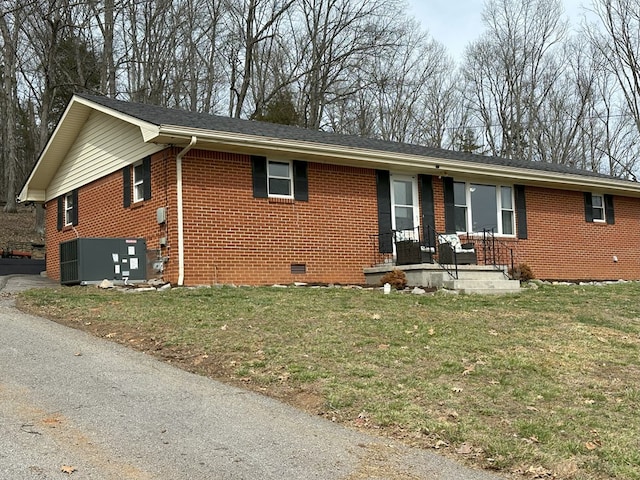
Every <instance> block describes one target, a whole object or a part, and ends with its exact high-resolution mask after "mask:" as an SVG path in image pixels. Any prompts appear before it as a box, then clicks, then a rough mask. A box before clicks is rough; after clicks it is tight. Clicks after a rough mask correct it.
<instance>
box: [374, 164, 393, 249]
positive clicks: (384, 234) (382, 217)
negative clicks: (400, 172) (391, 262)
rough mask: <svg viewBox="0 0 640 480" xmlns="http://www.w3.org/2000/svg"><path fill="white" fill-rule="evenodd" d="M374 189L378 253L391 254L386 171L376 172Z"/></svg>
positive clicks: (389, 179)
mask: <svg viewBox="0 0 640 480" xmlns="http://www.w3.org/2000/svg"><path fill="white" fill-rule="evenodd" d="M376 189H377V193H378V235H379V237H378V247H379V251H380V253H392V252H393V238H392V236H393V235H392V233H393V232H392V231H391V176H390V174H389V172H388V171H387V170H376Z"/></svg>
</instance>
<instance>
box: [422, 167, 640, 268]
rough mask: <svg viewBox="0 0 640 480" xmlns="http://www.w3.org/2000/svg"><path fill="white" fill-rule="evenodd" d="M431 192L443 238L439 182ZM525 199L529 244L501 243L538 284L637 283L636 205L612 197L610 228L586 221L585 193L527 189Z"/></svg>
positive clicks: (639, 208) (639, 225)
mask: <svg viewBox="0 0 640 480" xmlns="http://www.w3.org/2000/svg"><path fill="white" fill-rule="evenodd" d="M433 189H434V199H435V216H436V230H437V231H439V232H443V231H444V230H445V228H444V202H443V190H442V180H441V179H440V178H439V177H434V180H433ZM605 193H606V192H605ZM525 198H526V204H527V227H528V229H527V230H528V238H527V239H526V240H518V239H514V238H508V237H504V238H503V239H501V241H502V242H503V243H504V244H507V245H511V246H512V247H513V248H514V253H515V263H516V264H517V263H519V262H524V263H526V264H527V265H529V266H530V267H531V268H532V270H533V273H534V275H535V276H536V277H537V278H541V279H553V280H617V279H627V280H635V279H640V248H638V246H639V245H640V199H638V198H630V197H620V196H614V200H613V202H614V212H615V224H613V225H610V224H607V223H599V222H587V221H585V211H584V192H575V191H566V190H557V189H549V188H540V187H530V186H526V187H525ZM614 256H616V257H617V259H618V261H617V262H614V261H613V257H614Z"/></svg>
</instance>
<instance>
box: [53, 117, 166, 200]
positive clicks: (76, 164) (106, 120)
mask: <svg viewBox="0 0 640 480" xmlns="http://www.w3.org/2000/svg"><path fill="white" fill-rule="evenodd" d="M163 148H165V146H163V145H155V144H153V143H144V140H143V139H142V133H141V131H140V127H138V126H135V125H132V124H130V123H127V122H125V121H123V120H120V119H117V118H114V117H112V116H110V115H106V114H104V113H100V112H97V111H94V112H92V113H91V115H90V116H89V118H88V120H87V122H86V123H85V125H84V126H83V128H82V130H81V131H80V133H79V135H78V137H77V138H76V141H75V142H74V143H73V145H72V146H71V148H70V149H69V153H68V154H67V156H66V157H65V159H64V161H63V162H62V164H61V165H60V168H59V169H58V171H57V172H56V173H55V175H54V176H53V178H52V179H51V183H49V187H48V188H47V195H46V198H47V200H51V199H53V198H56V197H58V196H59V195H62V194H63V193H67V192H70V191H71V190H73V189H75V188H79V187H81V186H83V185H86V184H88V183H90V182H93V181H95V180H97V179H99V178H102V177H104V176H106V175H109V174H111V173H113V172H116V171H118V170H120V169H121V168H122V167H124V166H125V165H130V164H132V163H135V162H137V161H138V160H140V159H142V158H144V157H146V156H147V155H151V154H153V153H155V152H158V151H160V150H162V149H163Z"/></svg>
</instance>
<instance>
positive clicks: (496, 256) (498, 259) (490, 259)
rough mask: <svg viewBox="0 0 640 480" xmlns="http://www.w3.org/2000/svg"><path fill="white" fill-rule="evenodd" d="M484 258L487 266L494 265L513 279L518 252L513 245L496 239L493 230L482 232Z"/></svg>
mask: <svg viewBox="0 0 640 480" xmlns="http://www.w3.org/2000/svg"><path fill="white" fill-rule="evenodd" d="M482 256H483V260H484V264H485V265H493V266H494V267H495V268H496V269H498V270H501V271H502V272H503V273H504V274H505V276H506V277H508V278H511V276H512V273H513V271H514V266H515V262H516V251H515V248H514V246H513V245H512V244H508V243H506V242H504V241H502V240H498V239H497V238H496V235H495V232H494V230H493V228H491V229H486V228H485V229H484V230H483V231H482Z"/></svg>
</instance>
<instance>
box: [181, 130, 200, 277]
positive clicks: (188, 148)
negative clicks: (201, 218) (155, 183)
mask: <svg viewBox="0 0 640 480" xmlns="http://www.w3.org/2000/svg"><path fill="white" fill-rule="evenodd" d="M197 141H198V138H197V137H196V136H195V135H193V136H192V137H191V141H190V142H189V145H187V146H186V147H184V148H183V149H182V150H181V151H180V153H178V155H176V187H177V190H178V286H182V285H183V284H184V216H183V212H182V157H184V156H185V155H186V154H187V152H188V151H189V150H191V149H192V148H193V146H194V145H195V144H196V142H197Z"/></svg>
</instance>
